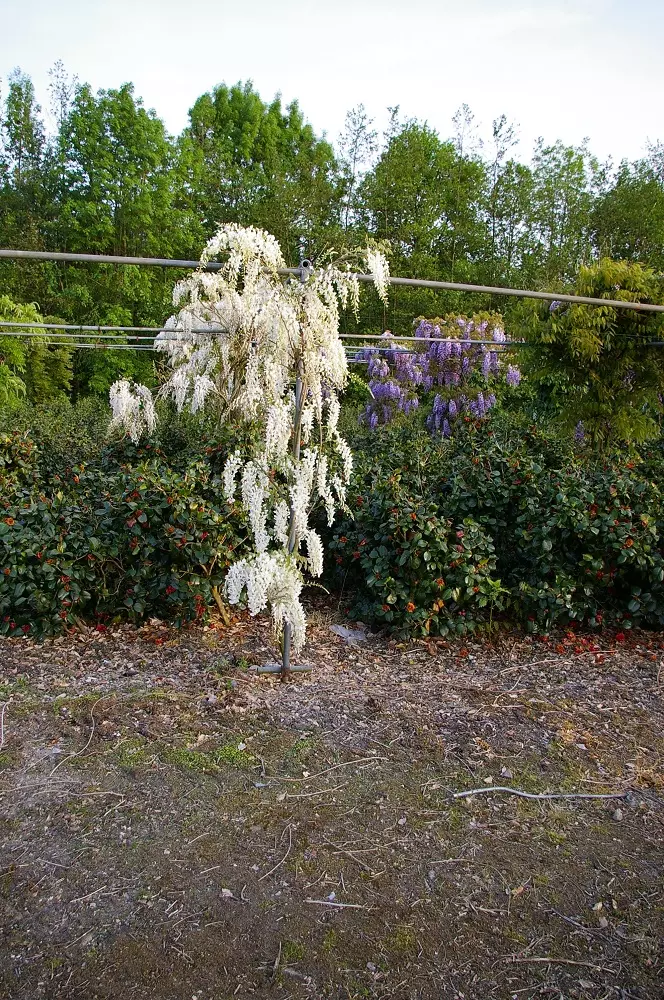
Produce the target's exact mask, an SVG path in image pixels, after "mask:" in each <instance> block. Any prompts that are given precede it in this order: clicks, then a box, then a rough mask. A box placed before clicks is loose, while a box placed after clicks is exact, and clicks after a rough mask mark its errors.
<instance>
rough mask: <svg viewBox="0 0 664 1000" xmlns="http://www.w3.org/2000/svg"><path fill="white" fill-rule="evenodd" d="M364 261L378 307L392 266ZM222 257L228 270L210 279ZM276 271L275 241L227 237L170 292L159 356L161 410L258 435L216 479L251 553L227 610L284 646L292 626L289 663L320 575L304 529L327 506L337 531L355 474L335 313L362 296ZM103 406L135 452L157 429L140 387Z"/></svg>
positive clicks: (378, 257) (332, 275)
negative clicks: (164, 360) (215, 418)
mask: <svg viewBox="0 0 664 1000" xmlns="http://www.w3.org/2000/svg"><path fill="white" fill-rule="evenodd" d="M363 256H364V262H365V263H366V265H367V267H368V269H369V271H370V272H371V273H372V275H373V276H374V281H375V284H376V288H377V290H378V292H379V294H380V295H381V297H382V298H383V299H385V298H386V295H387V288H388V279H389V270H388V265H387V261H386V260H385V258H384V256H383V255H382V253H380V251H378V250H375V249H371V250H368V251H365V252H364V255H363ZM216 257H222V258H223V262H222V263H221V264H220V265H218V267H217V269H216V270H205V268H206V266H207V265H208V264H209V263H210V261H212V259H213V258H216ZM284 267H285V263H284V260H283V256H282V253H281V249H280V247H279V244H278V243H277V241H276V240H275V239H274V237H273V236H271V235H270V234H269V233H266V232H264V231H262V230H260V229H254V228H251V227H249V228H243V227H241V226H238V225H236V224H227V225H223V226H222V227H221V228H220V229H219V231H218V233H217V234H216V236H214V237H213V239H212V240H210V242H209V243H208V245H207V247H206V248H205V250H204V252H203V254H202V256H201V267H200V268H199V269H198V270H197V271H195V272H194V273H192V274H191V275H190V276H189V277H188V278H186V279H185V280H183V281H181V282H179V283H178V284H177V285H176V286H175V289H174V294H173V302H174V305H175V306H176V307H178V312H177V314H176V315H174V316H172V317H171V318H170V319H169V320H168V322H167V323H166V324H165V326H164V329H163V331H162V332H161V333H160V334H159V335H158V336H157V338H156V341H155V347H156V348H157V349H158V350H160V351H163V352H165V354H166V355H167V357H168V361H169V364H170V367H171V369H172V374H171V376H170V378H169V379H168V381H167V382H166V383H165V385H164V386H163V387H162V388H161V390H160V393H159V395H160V396H162V397H169V398H172V399H173V401H174V402H175V405H176V406H177V408H178V409H179V410H181V409H183V408H184V407H185V406H188V407H189V409H191V411H192V412H194V413H195V412H197V411H198V410H200V409H201V408H202V407H203V406H204V405H205V404H206V403H208V402H211V401H213V402H214V404H215V406H216V407H217V409H218V410H219V413H220V416H221V417H223V418H230V419H237V420H257V421H258V423H259V424H260V425H262V427H263V431H264V434H263V439H262V441H261V442H260V445H259V446H257V447H256V448H255V449H253V451H252V453H251V454H250V455H247V456H242V455H241V454H239V453H236V454H233V455H231V456H230V457H229V459H228V460H227V463H226V466H225V468H224V472H223V488H224V493H225V496H226V498H227V500H228V501H229V502H234V501H235V498H236V494H237V490H238V484H239V486H240V496H241V503H242V506H243V507H244V509H245V510H246V512H247V514H248V518H249V523H250V525H251V531H252V535H253V542H254V553H253V554H252V555H251V556H249V557H247V558H245V559H242V560H240V561H238V562H236V563H235V564H234V565H233V566H232V567H231V568H230V570H229V572H228V576H227V580H226V585H225V592H226V596H227V598H228V600H229V602H230V603H231V604H235V603H238V602H239V601H240V600H241V597H242V594H243V593H246V597H247V604H248V607H249V611H250V612H251V614H258V613H259V612H260V611H263V610H265V609H266V608H267V607H268V606H269V607H270V610H271V613H272V617H273V620H274V624H275V628H276V629H277V631H278V632H279V631H280V630H281V628H282V627H283V625H289V626H290V629H291V631H292V640H293V648H294V650H295V651H297V650H299V649H300V648H301V646H302V644H303V642H304V639H305V630H306V620H305V615H304V610H303V608H302V605H301V603H300V593H301V590H302V586H303V584H304V578H303V571H307V572H309V573H310V574H311V575H312V576H314V577H317V576H320V575H321V573H322V571H323V545H322V542H321V539H320V537H319V536H318V534H317V533H316V532H315V531H314V530H313V529H312V528H310V527H309V516H310V513H311V510H312V507H313V506H314V504H315V503H317V502H318V501H321V502H322V503H323V505H324V506H325V509H326V512H327V517H328V520H329V522H330V524H331V523H332V520H333V518H334V515H335V511H336V510H337V509H338V508H339V507H343V506H344V505H345V501H346V489H347V486H348V482H349V480H350V476H351V472H352V467H353V458H352V454H351V451H350V448H349V447H348V445H347V443H346V442H345V441H344V440H343V438H342V437H341V435H340V434H339V431H338V429H337V423H338V420H339V412H340V406H339V400H338V397H337V392H338V390H339V389H341V388H342V387H343V385H344V383H345V381H346V377H347V364H346V355H345V352H344V349H343V345H342V342H341V340H340V338H339V332H338V331H339V316H340V309H341V308H342V307H346V306H347V305H348V304H349V303H350V304H351V305H352V306H353V307H354V308H355V309H356V308H357V305H358V302H359V283H358V280H357V277H356V276H355V274H354V273H353V272H352V271H351V269H350V265H349V264H348V265H347V267H346V269H345V270H344V269H342V268H341V267H339V266H338V265H335V264H329V265H328V266H326V267H323V268H320V269H317V270H316V271H314V272H313V273H311V274H308V275H307V280H306V281H305V280H302V281H300V280H298V279H297V278H295V279H286V280H284V278H283V276H282V275H280V274H279V270H280V269H283V268H284ZM111 405H112V407H113V423H114V424H115V425H121V426H123V427H124V428H125V429H126V431H127V432H128V433H129V434H130V436H131V437H132V438H133V439H134V440H136V439H137V438H138V436H139V435H140V433H142V431H144V430H145V429H151V428H152V427H153V426H154V419H155V418H154V405H153V401H152V397H151V395H150V392H149V390H148V389H146V388H145V387H144V386H130V385H129V383H127V382H116V383H115V385H114V386H113V387H112V389H111ZM301 445H302V446H303V448H302V452H301V453H300V446H301Z"/></svg>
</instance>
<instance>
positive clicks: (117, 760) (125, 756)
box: [110, 739, 150, 770]
mask: <svg viewBox="0 0 664 1000" xmlns="http://www.w3.org/2000/svg"><path fill="white" fill-rule="evenodd" d="M110 759H111V760H112V761H113V763H114V764H117V766H118V767H121V768H126V769H129V770H133V769H134V768H136V767H140V766H141V765H142V764H146V763H147V762H148V761H149V760H150V754H149V753H148V748H147V745H146V744H145V743H144V742H143V741H142V740H138V739H135V740H124V741H123V742H122V743H121V744H120V745H119V746H118V747H117V748H116V749H115V750H113V751H112V753H111V754H110Z"/></svg>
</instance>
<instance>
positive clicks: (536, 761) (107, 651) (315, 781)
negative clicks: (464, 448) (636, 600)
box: [0, 603, 664, 1000]
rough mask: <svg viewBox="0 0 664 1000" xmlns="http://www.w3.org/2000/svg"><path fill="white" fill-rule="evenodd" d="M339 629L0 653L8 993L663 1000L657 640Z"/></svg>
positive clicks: (4, 976)
mask: <svg viewBox="0 0 664 1000" xmlns="http://www.w3.org/2000/svg"><path fill="white" fill-rule="evenodd" d="M333 620H334V616H333V611H332V610H331V606H330V609H328V607H327V606H326V605H325V604H324V603H321V604H318V605H317V606H316V608H314V609H313V612H312V627H311V629H310V641H309V644H308V647H307V650H306V659H307V661H308V662H310V663H311V664H312V666H313V671H312V673H311V674H298V675H295V677H294V679H293V680H292V681H291V682H289V683H287V684H280V683H279V682H278V681H276V680H275V679H273V678H270V677H267V676H257V675H256V674H255V673H254V672H252V671H251V670H250V669H248V668H249V667H250V666H251V665H252V664H259V663H265V662H266V661H267V660H270V659H273V658H274V650H271V649H270V648H269V639H270V634H269V626H268V625H267V624H266V623H265V622H261V621H251V620H247V619H238V620H236V621H235V622H234V624H233V625H232V626H230V627H229V628H222V627H218V628H208V629H203V628H200V627H199V628H192V629H189V630H186V631H182V632H176V631H174V630H171V629H168V628H166V627H165V626H162V625H160V624H158V623H154V624H152V625H149V626H146V627H145V628H141V629H132V628H116V629H109V630H108V631H106V632H97V631H93V630H90V631H84V632H80V633H76V634H72V635H67V636H65V637H62V638H59V639H55V640H50V641H48V642H46V643H44V644H41V645H39V644H36V643H33V642H30V641H27V640H26V641H20V640H4V641H2V642H0V664H1V667H0V703H1V704H2V705H4V708H1V709H0V711H1V712H2V725H1V726H0V730H1V732H0V794H1V806H0V924H1V928H0V996H2V997H3V998H7V1000H28V998H30V1000H33V998H59V997H63V998H69V997H72V998H74V997H85V998H111V997H113V998H116V997H131V998H150V1000H194V998H196V1000H227V998H231V997H270V998H274V1000H287V998H305V997H307V998H309V997H315V998H348V1000H350V998H363V997H368V998H404V1000H405V998H460V1000H486V998H515V1000H520V998H524V1000H525V998H530V997H538V998H539V997H546V998H559V1000H567V998H592V1000H637V998H638V1000H651V998H652V1000H655V998H659V997H662V996H664V945H663V931H664V882H663V879H662V874H663V869H664V847H663V840H664V837H663V835H664V778H663V767H662V764H663V761H664V708H663V701H662V695H663V694H664V671H663V669H662V657H663V655H664V654H663V653H662V649H663V648H664V643H662V642H660V637H659V636H657V635H652V634H646V633H640V634H637V633H634V634H629V633H628V634H627V636H626V637H625V639H624V640H622V639H619V640H618V641H616V639H615V637H609V636H606V635H605V636H600V637H594V638H593V639H591V638H590V637H586V638H579V637H577V636H574V635H572V634H569V635H564V634H562V635H559V636H557V637H555V638H552V639H551V640H550V641H549V642H542V641H540V640H536V639H528V638H524V637H523V636H517V635H511V636H510V635H506V636H503V637H502V638H500V639H498V640H495V641H494V642H492V643H488V642H481V643H480V642H470V641H465V642H464V641H454V642H450V643H444V642H440V643H434V642H430V643H418V644H412V645H410V644H409V645H400V644H397V643H394V642H388V641H387V640H386V639H384V638H379V637H373V638H369V639H368V641H366V642H363V643H361V644H357V645H350V644H348V643H347V642H346V641H344V640H343V639H342V638H339V637H338V636H336V635H334V634H332V633H331V632H330V629H329V626H330V624H331V623H332V621H333ZM495 785H500V786H508V787H511V788H513V789H518V790H521V791H524V792H528V793H530V794H533V795H537V794H541V793H567V794H573V793H574V794H576V793H583V794H602V793H617V794H620V795H621V796H622V797H621V798H596V799H592V798H558V799H535V798H533V799H531V798H522V797H517V796H514V795H511V794H507V793H499V792H495V793H491V794H476V795H473V796H470V797H459V798H454V797H453V796H454V794H455V793H458V792H461V791H464V790H471V789H477V788H485V787H487V786H495Z"/></svg>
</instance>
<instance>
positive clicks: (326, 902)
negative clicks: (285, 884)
mask: <svg viewBox="0 0 664 1000" xmlns="http://www.w3.org/2000/svg"><path fill="white" fill-rule="evenodd" d="M305 903H310V904H311V903H313V904H315V905H316V906H337V907H339V908H340V909H344V910H370V909H371V907H370V906H363V905H362V904H361V903H337V901H336V900H334V899H305Z"/></svg>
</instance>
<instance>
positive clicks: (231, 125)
mask: <svg viewBox="0 0 664 1000" xmlns="http://www.w3.org/2000/svg"><path fill="white" fill-rule="evenodd" d="M189 118H190V123H189V126H188V127H187V128H186V129H185V131H184V133H183V135H182V136H181V137H180V141H179V153H180V170H181V174H182V195H183V198H182V204H183V206H184V207H186V209H187V210H188V212H189V213H190V215H191V216H193V217H195V218H197V219H198V220H200V222H199V227H198V229H197V230H196V231H195V234H194V235H195V239H196V246H197V247H200V245H201V243H202V242H204V240H205V239H207V238H208V237H209V236H210V235H211V234H212V232H213V231H214V229H215V228H216V226H217V225H218V224H219V223H221V222H239V223H241V224H243V225H257V226H262V227H263V228H265V229H268V230H269V231H270V232H272V233H273V234H274V235H275V236H276V237H277V239H278V240H279V241H280V243H281V245H282V247H283V248H284V252H285V253H286V255H287V257H288V258H290V259H291V260H293V261H295V262H296V261H297V259H298V257H299V256H300V255H301V254H302V253H306V254H308V255H313V254H315V252H316V250H317V249H319V248H320V247H321V245H323V244H324V242H325V240H324V237H323V233H325V232H326V231H327V230H328V229H329V228H330V227H334V226H336V225H338V220H339V214H340V204H339V201H340V199H339V193H340V187H339V183H338V178H337V166H336V161H335V157H334V152H333V150H332V147H331V146H330V144H329V143H328V142H326V141H325V140H322V139H319V138H318V137H317V136H316V134H315V132H314V130H313V128H312V127H311V125H309V124H308V123H306V122H305V120H304V117H303V115H302V112H301V110H300V108H299V106H298V104H297V102H293V103H291V104H289V105H288V106H287V107H286V108H283V107H282V104H281V99H280V98H279V97H276V98H275V99H274V100H273V101H272V102H271V103H270V104H266V103H265V102H264V101H262V100H261V98H260V96H259V95H258V94H257V93H256V91H255V90H254V89H253V86H252V85H251V83H245V84H240V83H238V84H236V85H235V86H232V87H227V86H226V85H225V84H222V85H221V86H218V87H215V88H214V90H213V91H212V92H211V93H208V94H203V95H202V96H201V97H199V98H198V100H197V101H196V102H195V104H194V105H193V107H192V108H191V111H190V112H189Z"/></svg>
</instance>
